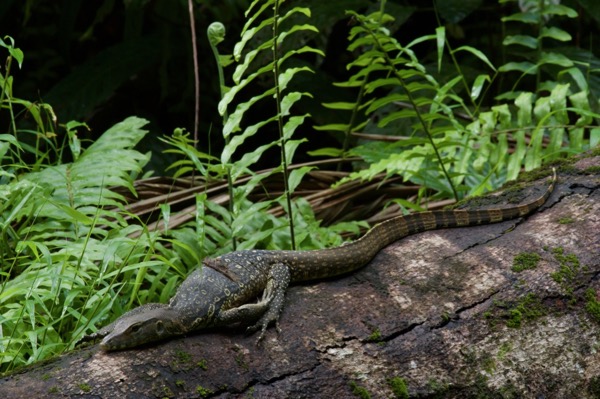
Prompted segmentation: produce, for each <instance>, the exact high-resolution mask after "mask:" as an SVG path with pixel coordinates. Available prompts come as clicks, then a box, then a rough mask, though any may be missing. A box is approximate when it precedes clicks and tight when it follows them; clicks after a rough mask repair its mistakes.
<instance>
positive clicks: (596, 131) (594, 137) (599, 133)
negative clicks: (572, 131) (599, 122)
mask: <svg viewBox="0 0 600 399" xmlns="http://www.w3.org/2000/svg"><path fill="white" fill-rule="evenodd" d="M598 145H600V128H598V127H594V128H592V129H590V148H595V147H597V146H598Z"/></svg>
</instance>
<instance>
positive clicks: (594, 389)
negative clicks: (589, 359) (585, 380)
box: [588, 376, 600, 399]
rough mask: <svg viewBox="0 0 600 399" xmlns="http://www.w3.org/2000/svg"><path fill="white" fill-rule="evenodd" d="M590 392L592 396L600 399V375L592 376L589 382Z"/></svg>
mask: <svg viewBox="0 0 600 399" xmlns="http://www.w3.org/2000/svg"><path fill="white" fill-rule="evenodd" d="M588 392H589V393H590V394H591V395H592V396H591V397H592V398H596V399H600V377H599V376H596V377H592V378H591V379H590V382H589V384H588Z"/></svg>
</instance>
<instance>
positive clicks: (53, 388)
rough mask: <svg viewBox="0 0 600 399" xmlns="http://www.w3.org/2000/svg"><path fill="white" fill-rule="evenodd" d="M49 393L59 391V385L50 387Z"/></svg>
mask: <svg viewBox="0 0 600 399" xmlns="http://www.w3.org/2000/svg"><path fill="white" fill-rule="evenodd" d="M48 393H58V387H57V386H56V385H55V386H53V387H50V388H48Z"/></svg>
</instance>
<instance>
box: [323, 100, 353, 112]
mask: <svg viewBox="0 0 600 399" xmlns="http://www.w3.org/2000/svg"><path fill="white" fill-rule="evenodd" d="M321 105H323V106H324V107H325V108H329V109H338V110H345V111H352V110H354V108H355V107H356V103H350V102H336V103H322V104H321Z"/></svg>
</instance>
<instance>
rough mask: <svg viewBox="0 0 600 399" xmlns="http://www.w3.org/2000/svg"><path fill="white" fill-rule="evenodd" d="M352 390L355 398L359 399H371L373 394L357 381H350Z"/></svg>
mask: <svg viewBox="0 0 600 399" xmlns="http://www.w3.org/2000/svg"><path fill="white" fill-rule="evenodd" d="M350 388H351V389H352V393H353V394H354V396H356V397H359V398H361V399H371V394H370V393H369V391H367V390H366V388H363V387H361V386H360V385H358V384H357V383H356V382H355V381H350Z"/></svg>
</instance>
